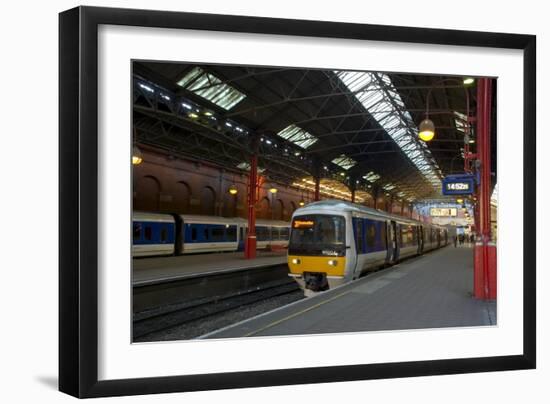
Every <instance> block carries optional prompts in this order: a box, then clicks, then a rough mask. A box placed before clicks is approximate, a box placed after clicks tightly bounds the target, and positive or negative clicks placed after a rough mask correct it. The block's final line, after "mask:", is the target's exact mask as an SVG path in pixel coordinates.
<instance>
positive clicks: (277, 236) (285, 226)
mask: <svg viewBox="0 0 550 404" xmlns="http://www.w3.org/2000/svg"><path fill="white" fill-rule="evenodd" d="M245 226H246V230H248V222H247V221H245ZM289 236H290V223H288V222H284V221H282V220H266V219H257V220H256V249H258V250H265V249H271V250H276V249H283V248H287V247H288V238H289Z"/></svg>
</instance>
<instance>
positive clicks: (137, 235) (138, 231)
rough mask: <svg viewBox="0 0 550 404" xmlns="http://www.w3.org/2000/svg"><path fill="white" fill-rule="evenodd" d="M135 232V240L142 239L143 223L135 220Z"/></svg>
mask: <svg viewBox="0 0 550 404" xmlns="http://www.w3.org/2000/svg"><path fill="white" fill-rule="evenodd" d="M133 230H134V231H133V233H134V241H138V240H140V239H141V223H137V222H134V226H133Z"/></svg>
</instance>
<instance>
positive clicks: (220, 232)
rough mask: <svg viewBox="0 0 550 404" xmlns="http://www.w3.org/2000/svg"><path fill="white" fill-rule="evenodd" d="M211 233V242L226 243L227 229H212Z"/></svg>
mask: <svg viewBox="0 0 550 404" xmlns="http://www.w3.org/2000/svg"><path fill="white" fill-rule="evenodd" d="M210 230H211V232H210V236H211V241H224V238H225V229H224V228H223V227H217V226H216V227H212V228H211V229H210Z"/></svg>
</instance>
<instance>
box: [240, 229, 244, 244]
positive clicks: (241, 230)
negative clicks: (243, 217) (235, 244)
mask: <svg viewBox="0 0 550 404" xmlns="http://www.w3.org/2000/svg"><path fill="white" fill-rule="evenodd" d="M239 240H240V241H244V227H241V228H239Z"/></svg>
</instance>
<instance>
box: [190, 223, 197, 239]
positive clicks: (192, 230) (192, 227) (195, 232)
mask: <svg viewBox="0 0 550 404" xmlns="http://www.w3.org/2000/svg"><path fill="white" fill-rule="evenodd" d="M191 241H197V228H196V227H195V225H192V226H191Z"/></svg>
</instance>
